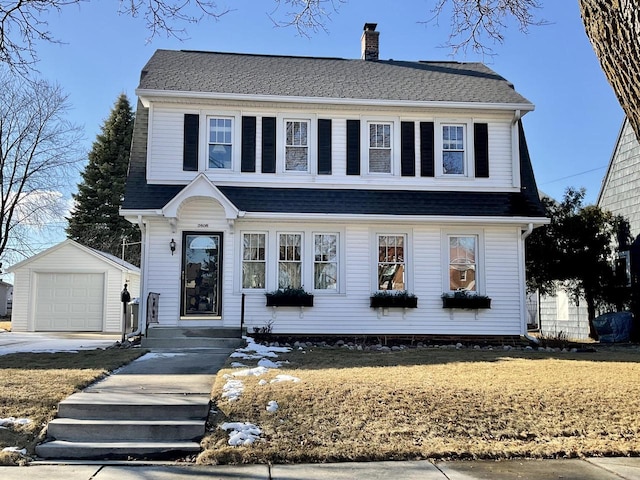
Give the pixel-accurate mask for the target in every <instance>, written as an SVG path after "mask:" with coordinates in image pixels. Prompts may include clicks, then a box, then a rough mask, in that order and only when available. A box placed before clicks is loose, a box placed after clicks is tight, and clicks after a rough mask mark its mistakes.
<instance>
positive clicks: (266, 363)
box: [258, 358, 286, 368]
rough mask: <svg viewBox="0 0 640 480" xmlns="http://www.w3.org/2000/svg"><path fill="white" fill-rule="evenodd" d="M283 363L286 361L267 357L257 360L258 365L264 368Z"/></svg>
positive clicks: (276, 366) (278, 365) (274, 366)
mask: <svg viewBox="0 0 640 480" xmlns="http://www.w3.org/2000/svg"><path fill="white" fill-rule="evenodd" d="M283 363H286V362H274V361H272V360H269V359H268V358H262V359H260V361H259V362H258V365H260V366H261V367H266V368H280V367H281V366H282V364H283Z"/></svg>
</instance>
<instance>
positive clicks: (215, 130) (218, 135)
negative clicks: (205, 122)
mask: <svg viewBox="0 0 640 480" xmlns="http://www.w3.org/2000/svg"><path fill="white" fill-rule="evenodd" d="M232 139H233V119H232V118H228V117H210V118H209V168H216V169H227V170H230V169H231V166H232V159H233V140H232Z"/></svg>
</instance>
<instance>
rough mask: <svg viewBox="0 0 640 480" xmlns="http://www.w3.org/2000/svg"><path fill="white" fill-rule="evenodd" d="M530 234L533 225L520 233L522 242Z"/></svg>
mask: <svg viewBox="0 0 640 480" xmlns="http://www.w3.org/2000/svg"><path fill="white" fill-rule="evenodd" d="M531 232H533V223H530V224H529V225H527V229H526V230H525V231H524V232H522V240H526V238H527V237H528V236H529V235H531Z"/></svg>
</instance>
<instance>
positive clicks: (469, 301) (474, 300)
mask: <svg viewBox="0 0 640 480" xmlns="http://www.w3.org/2000/svg"><path fill="white" fill-rule="evenodd" d="M442 308H464V309H467V310H477V309H480V308H491V299H490V298H489V297H487V296H486V295H477V294H474V293H470V292H468V291H466V290H463V291H459V292H453V293H443V294H442Z"/></svg>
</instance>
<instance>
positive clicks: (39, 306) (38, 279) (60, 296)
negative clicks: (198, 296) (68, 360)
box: [8, 240, 140, 333]
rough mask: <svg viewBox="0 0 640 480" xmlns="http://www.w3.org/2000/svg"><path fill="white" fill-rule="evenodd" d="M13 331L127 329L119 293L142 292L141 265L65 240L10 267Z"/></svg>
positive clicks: (135, 295) (135, 294)
mask: <svg viewBox="0 0 640 480" xmlns="http://www.w3.org/2000/svg"><path fill="white" fill-rule="evenodd" d="M8 271H9V272H13V275H14V297H13V312H12V318H11V330H12V331H14V332H44V331H54V332H69V331H78V332H111V333H119V332H122V303H121V302H120V292H121V291H122V289H123V287H124V285H125V283H126V284H127V285H128V290H129V292H131V297H132V298H134V297H137V296H139V294H140V269H139V268H138V267H136V266H134V265H131V264H130V263H127V262H125V261H123V260H120V259H119V258H117V257H114V256H113V255H110V254H108V253H104V252H100V251H98V250H95V249H93V248H89V247H85V246H84V245H81V244H79V243H77V242H75V241H73V240H65V241H64V242H62V243H59V244H58V245H55V246H53V247H51V248H49V249H47V250H45V251H43V252H40V253H39V254H37V255H34V256H33V257H31V258H28V259H26V260H23V261H22V262H20V263H17V264H15V265H13V266H12V267H10V268H9V269H8Z"/></svg>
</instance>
